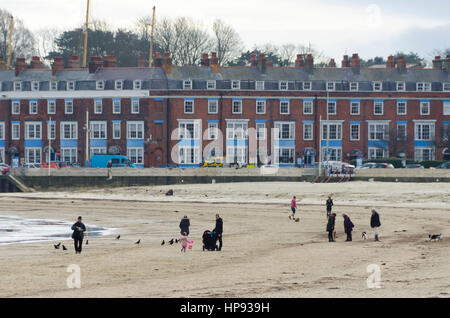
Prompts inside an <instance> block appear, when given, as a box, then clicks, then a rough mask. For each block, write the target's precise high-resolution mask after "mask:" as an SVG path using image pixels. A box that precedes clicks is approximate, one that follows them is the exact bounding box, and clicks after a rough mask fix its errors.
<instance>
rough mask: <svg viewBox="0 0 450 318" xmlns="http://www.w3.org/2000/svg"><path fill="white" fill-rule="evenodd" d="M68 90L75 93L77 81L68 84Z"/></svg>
mask: <svg viewBox="0 0 450 318" xmlns="http://www.w3.org/2000/svg"><path fill="white" fill-rule="evenodd" d="M67 90H68V91H74V90H75V81H68V82H67Z"/></svg>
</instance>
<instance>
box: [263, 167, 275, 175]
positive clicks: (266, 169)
mask: <svg viewBox="0 0 450 318" xmlns="http://www.w3.org/2000/svg"><path fill="white" fill-rule="evenodd" d="M259 171H260V172H261V174H263V175H266V174H275V173H277V172H278V166H277V165H263V166H261V167H260V168H259Z"/></svg>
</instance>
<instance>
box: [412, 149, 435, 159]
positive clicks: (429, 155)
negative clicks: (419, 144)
mask: <svg viewBox="0 0 450 318" xmlns="http://www.w3.org/2000/svg"><path fill="white" fill-rule="evenodd" d="M414 160H416V161H419V162H420V161H426V160H434V149H433V148H415V149H414Z"/></svg>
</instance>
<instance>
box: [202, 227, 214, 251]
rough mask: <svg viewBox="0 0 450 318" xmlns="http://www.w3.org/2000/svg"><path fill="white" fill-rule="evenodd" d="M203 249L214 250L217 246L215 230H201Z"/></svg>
mask: <svg viewBox="0 0 450 318" xmlns="http://www.w3.org/2000/svg"><path fill="white" fill-rule="evenodd" d="M202 239H203V250H207V251H215V250H216V249H218V247H217V244H216V242H217V235H216V233H215V232H211V231H208V230H207V231H205V232H203V236H202Z"/></svg>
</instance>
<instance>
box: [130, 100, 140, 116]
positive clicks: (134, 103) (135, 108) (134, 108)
mask: <svg viewBox="0 0 450 318" xmlns="http://www.w3.org/2000/svg"><path fill="white" fill-rule="evenodd" d="M139 109H140V101H139V99H132V100H131V113H132V114H139Z"/></svg>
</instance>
